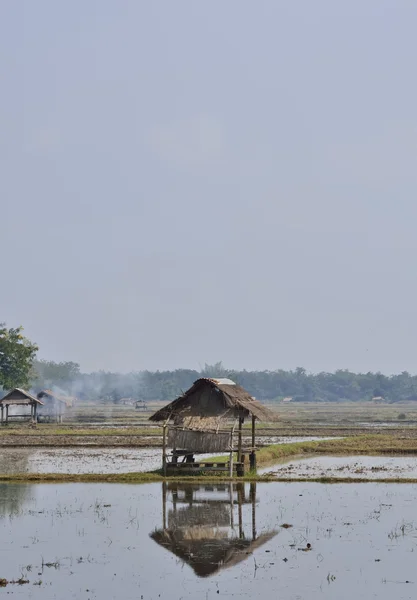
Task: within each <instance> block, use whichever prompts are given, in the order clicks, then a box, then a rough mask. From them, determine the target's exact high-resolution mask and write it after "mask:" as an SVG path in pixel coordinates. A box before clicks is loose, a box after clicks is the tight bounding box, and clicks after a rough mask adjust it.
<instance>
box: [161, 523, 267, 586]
mask: <svg viewBox="0 0 417 600" xmlns="http://www.w3.org/2000/svg"><path fill="white" fill-rule="evenodd" d="M276 534H277V532H276V531H270V532H268V533H264V534H262V535H260V536H259V537H258V538H256V539H255V540H246V539H244V538H243V539H241V538H228V537H224V532H222V531H221V530H214V529H213V530H211V531H207V532H206V536H203V537H201V534H200V536H196V537H195V539H193V536H192V535H191V534H190V532H188V533H187V532H185V531H184V530H183V529H174V530H170V529H165V530H164V529H159V530H157V531H154V532H153V533H151V534H150V537H151V538H152V539H153V540H154V541H155V542H156V543H157V544H159V545H160V546H162V547H163V548H166V549H167V550H169V551H170V552H172V553H173V554H175V555H176V556H178V557H179V558H180V559H181V560H183V561H184V562H185V563H187V564H188V565H190V567H191V568H192V569H193V571H194V573H195V574H196V575H198V577H209V576H210V575H213V574H214V573H217V572H218V571H220V570H221V569H227V568H229V567H234V566H235V565H237V564H238V563H240V562H241V561H243V560H246V559H247V558H248V555H249V554H251V553H252V552H254V551H255V550H256V549H257V548H259V547H260V546H262V545H263V544H265V543H266V542H269V540H271V539H272V538H273V537H275V535H276Z"/></svg>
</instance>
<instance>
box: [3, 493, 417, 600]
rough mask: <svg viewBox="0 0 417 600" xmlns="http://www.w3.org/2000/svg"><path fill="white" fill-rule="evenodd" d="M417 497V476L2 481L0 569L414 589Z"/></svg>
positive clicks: (149, 585)
mask: <svg viewBox="0 0 417 600" xmlns="http://www.w3.org/2000/svg"><path fill="white" fill-rule="evenodd" d="M416 500H417V488H416V486H414V485H411V484H400V485H398V484H397V485H396V484H376V483H366V484H365V483H364V484H336V485H322V484H317V483H290V484H286V483H279V482H277V483H263V484H259V483H258V484H248V483H247V484H244V485H243V484H239V485H236V484H235V485H233V487H230V486H229V485H225V484H220V485H215V486H212V485H205V486H200V485H198V486H197V485H194V486H191V485H173V484H168V485H166V484H165V485H163V484H160V483H158V484H156V483H155V484H146V485H130V484H84V483H83V484H81V483H79V484H74V483H71V484H36V485H27V484H0V540H1V543H0V578H2V577H4V578H6V579H8V580H18V579H19V578H20V577H21V576H23V577H24V579H27V580H28V581H29V583H28V584H24V585H21V586H19V585H17V584H10V585H8V586H7V587H6V588H1V589H0V595H1V594H3V595H4V597H6V594H7V593H9V592H10V593H11V594H12V596H14V597H22V598H23V597H24V598H36V599H37V598H39V600H41V599H42V600H49V599H53V598H57V599H58V598H59V599H62V600H66V599H70V598H77V599H78V598H86V599H87V598H91V599H93V598H97V599H100V600H107V599H113V598H117V599H120V598H123V599H126V600H130V599H135V600H137V599H139V598H141V599H142V600H151V599H157V598H168V599H170V600H171V599H172V600H177V599H178V600H179V599H181V598H189V599H197V600H200V599H201V600H211V599H214V598H227V599H229V598H247V599H250V598H259V599H262V600H264V599H269V598H271V599H281V598H282V599H285V600H296V599H297V600H300V599H302V600H306V599H308V600H319V599H320V600H322V599H325V600H334V599H336V598H337V599H340V600H348V599H349V600H351V599H352V598H355V600H356V599H366V600H369V599H371V598H378V599H380V600H392V599H394V598H395V599H396V600H405V599H411V598H413V599H414V598H415V597H416V593H417V579H416V577H415V557H416V552H417V520H416V513H415V506H416ZM283 525H285V527H282V526H283ZM307 544H311V549H310V550H308V549H307ZM35 584H39V585H35Z"/></svg>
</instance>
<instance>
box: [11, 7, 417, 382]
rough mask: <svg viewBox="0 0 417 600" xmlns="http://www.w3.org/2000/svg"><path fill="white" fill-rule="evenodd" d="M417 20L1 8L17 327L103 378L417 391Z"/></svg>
mask: <svg viewBox="0 0 417 600" xmlns="http://www.w3.org/2000/svg"><path fill="white" fill-rule="evenodd" d="M416 23H417V3H416V2H415V0H390V1H385V0H367V1H366V2H364V1H363V0H350V1H349V2H348V1H339V2H336V1H335V0H314V1H311V0H304V1H303V0H300V1H298V2H292V1H289V0H287V1H285V2H284V1H280V0H260V1H257V2H255V1H254V0H227V1H224V0H212V1H210V2H202V1H196V0H188V1H185V0H177V1H175V2H174V1H172V0H161V1H145V0H71V2H57V1H56V0H36V2H35V1H34V0H8V1H3V2H1V3H0V82H1V83H0V90H1V92H0V204H1V210H0V223H1V228H0V231H1V238H0V240H1V278H0V291H1V294H0V321H2V320H4V321H6V322H7V324H8V325H9V326H12V325H18V324H22V325H24V327H25V332H26V335H28V336H29V337H30V338H32V339H33V340H35V341H36V342H37V343H38V344H39V346H40V356H41V357H43V358H48V359H53V360H57V361H61V360H74V361H77V362H80V364H81V367H82V369H83V370H93V369H99V368H103V369H111V370H122V371H129V370H131V369H134V370H140V369H146V368H147V369H157V368H159V369H168V368H178V367H189V368H198V366H199V365H201V364H203V363H204V362H210V363H211V362H214V361H218V360H222V361H223V363H224V364H225V365H227V366H229V367H235V368H247V369H275V368H294V367H296V366H298V365H300V366H304V367H305V368H307V369H308V370H312V371H319V370H334V369H336V368H350V369H354V370H361V371H366V370H381V371H383V372H387V373H393V372H398V371H402V370H409V371H411V372H414V373H415V372H416V371H417V363H416V341H417V268H416V258H417V78H416V74H415V72H416V59H417V36H416Z"/></svg>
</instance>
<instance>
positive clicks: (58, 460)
mask: <svg viewBox="0 0 417 600" xmlns="http://www.w3.org/2000/svg"><path fill="white" fill-rule="evenodd" d="M271 439H272V438H271ZM274 439H277V440H279V441H274V442H272V441H268V443H291V442H299V441H312V440H315V439H326V438H314V437H299V438H296V437H284V438H274ZM208 456H212V455H209V454H203V455H200V458H207V457H208ZM161 464H162V454H161V449H160V448H88V447H87V448H85V447H84V448H53V449H52V448H3V449H1V457H0V475H5V474H7V475H12V474H18V473H67V474H79V473H94V474H99V473H102V474H108V473H141V472H144V471H153V470H155V469H159V468H160V467H161Z"/></svg>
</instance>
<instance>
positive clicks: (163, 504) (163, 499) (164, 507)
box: [162, 481, 167, 531]
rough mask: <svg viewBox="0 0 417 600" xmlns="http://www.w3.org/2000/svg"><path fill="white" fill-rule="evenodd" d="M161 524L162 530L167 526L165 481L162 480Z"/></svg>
mask: <svg viewBox="0 0 417 600" xmlns="http://www.w3.org/2000/svg"><path fill="white" fill-rule="evenodd" d="M162 525H163V528H164V531H165V530H166V528H167V482H166V481H163V482H162Z"/></svg>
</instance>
